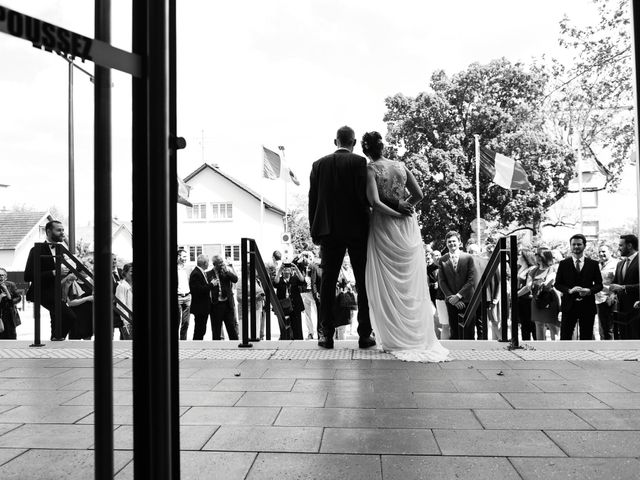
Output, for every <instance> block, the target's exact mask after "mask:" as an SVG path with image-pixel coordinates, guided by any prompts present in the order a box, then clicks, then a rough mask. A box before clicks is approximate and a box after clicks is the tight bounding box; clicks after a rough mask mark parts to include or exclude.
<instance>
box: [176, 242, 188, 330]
mask: <svg viewBox="0 0 640 480" xmlns="http://www.w3.org/2000/svg"><path fill="white" fill-rule="evenodd" d="M188 258H189V256H188V255H187V251H186V250H184V249H182V248H181V249H180V250H178V317H177V322H176V323H177V324H178V325H179V328H180V340H186V339H187V331H188V330H189V320H190V319H191V293H190V292H191V290H190V289H189V273H190V272H189V270H188V268H187V259H188Z"/></svg>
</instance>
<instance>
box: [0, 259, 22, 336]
mask: <svg viewBox="0 0 640 480" xmlns="http://www.w3.org/2000/svg"><path fill="white" fill-rule="evenodd" d="M20 300H22V295H20V294H19V293H18V289H17V288H16V284H15V283H13V282H9V281H7V271H6V270H5V269H4V268H0V320H1V321H0V340H15V339H16V338H17V335H16V327H17V326H18V325H20V315H19V314H18V308H17V307H16V304H18V303H20Z"/></svg>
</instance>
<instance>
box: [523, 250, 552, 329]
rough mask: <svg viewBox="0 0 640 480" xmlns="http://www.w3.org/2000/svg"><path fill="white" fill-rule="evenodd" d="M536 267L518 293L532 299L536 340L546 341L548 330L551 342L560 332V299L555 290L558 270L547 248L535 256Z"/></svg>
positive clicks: (532, 269)
mask: <svg viewBox="0 0 640 480" xmlns="http://www.w3.org/2000/svg"><path fill="white" fill-rule="evenodd" d="M535 260H536V266H535V267H533V268H530V269H527V279H526V283H525V285H524V286H523V287H522V288H521V289H520V291H518V297H519V298H521V297H523V296H527V297H529V298H530V301H529V304H530V309H531V310H530V313H529V318H531V320H532V321H533V323H534V324H535V326H536V334H535V338H536V340H546V339H547V330H549V334H550V337H551V340H555V339H556V337H557V336H558V333H559V332H560V322H559V321H558V314H559V313H560V298H559V296H558V293H557V292H556V291H555V289H554V288H553V284H554V282H555V279H556V272H557V268H556V266H555V264H554V263H555V262H554V258H553V253H552V252H551V250H549V249H547V248H539V249H538V251H537V252H536V254H535Z"/></svg>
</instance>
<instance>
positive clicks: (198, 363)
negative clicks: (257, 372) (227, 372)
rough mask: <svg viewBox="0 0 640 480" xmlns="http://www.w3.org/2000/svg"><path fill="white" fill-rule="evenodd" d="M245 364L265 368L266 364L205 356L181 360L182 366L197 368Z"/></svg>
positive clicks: (233, 366)
mask: <svg viewBox="0 0 640 480" xmlns="http://www.w3.org/2000/svg"><path fill="white" fill-rule="evenodd" d="M243 364H244V365H245V366H246V367H256V366H258V367H260V368H265V367H264V365H256V364H251V363H250V362H249V361H244V360H219V359H216V360H215V361H212V360H206V359H204V358H187V359H184V360H180V367H181V368H197V369H212V368H220V369H221V368H237V367H239V366H240V365H243Z"/></svg>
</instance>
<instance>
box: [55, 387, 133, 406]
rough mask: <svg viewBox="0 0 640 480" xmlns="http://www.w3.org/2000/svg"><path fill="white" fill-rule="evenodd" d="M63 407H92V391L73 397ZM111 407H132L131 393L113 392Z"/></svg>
mask: <svg viewBox="0 0 640 480" xmlns="http://www.w3.org/2000/svg"><path fill="white" fill-rule="evenodd" d="M64 405H91V406H92V405H94V399H93V391H90V392H86V393H83V394H81V395H77V394H76V396H75V398H72V399H71V400H69V401H67V402H65V403H64ZM113 405H115V406H121V405H133V391H131V390H114V392H113Z"/></svg>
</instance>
